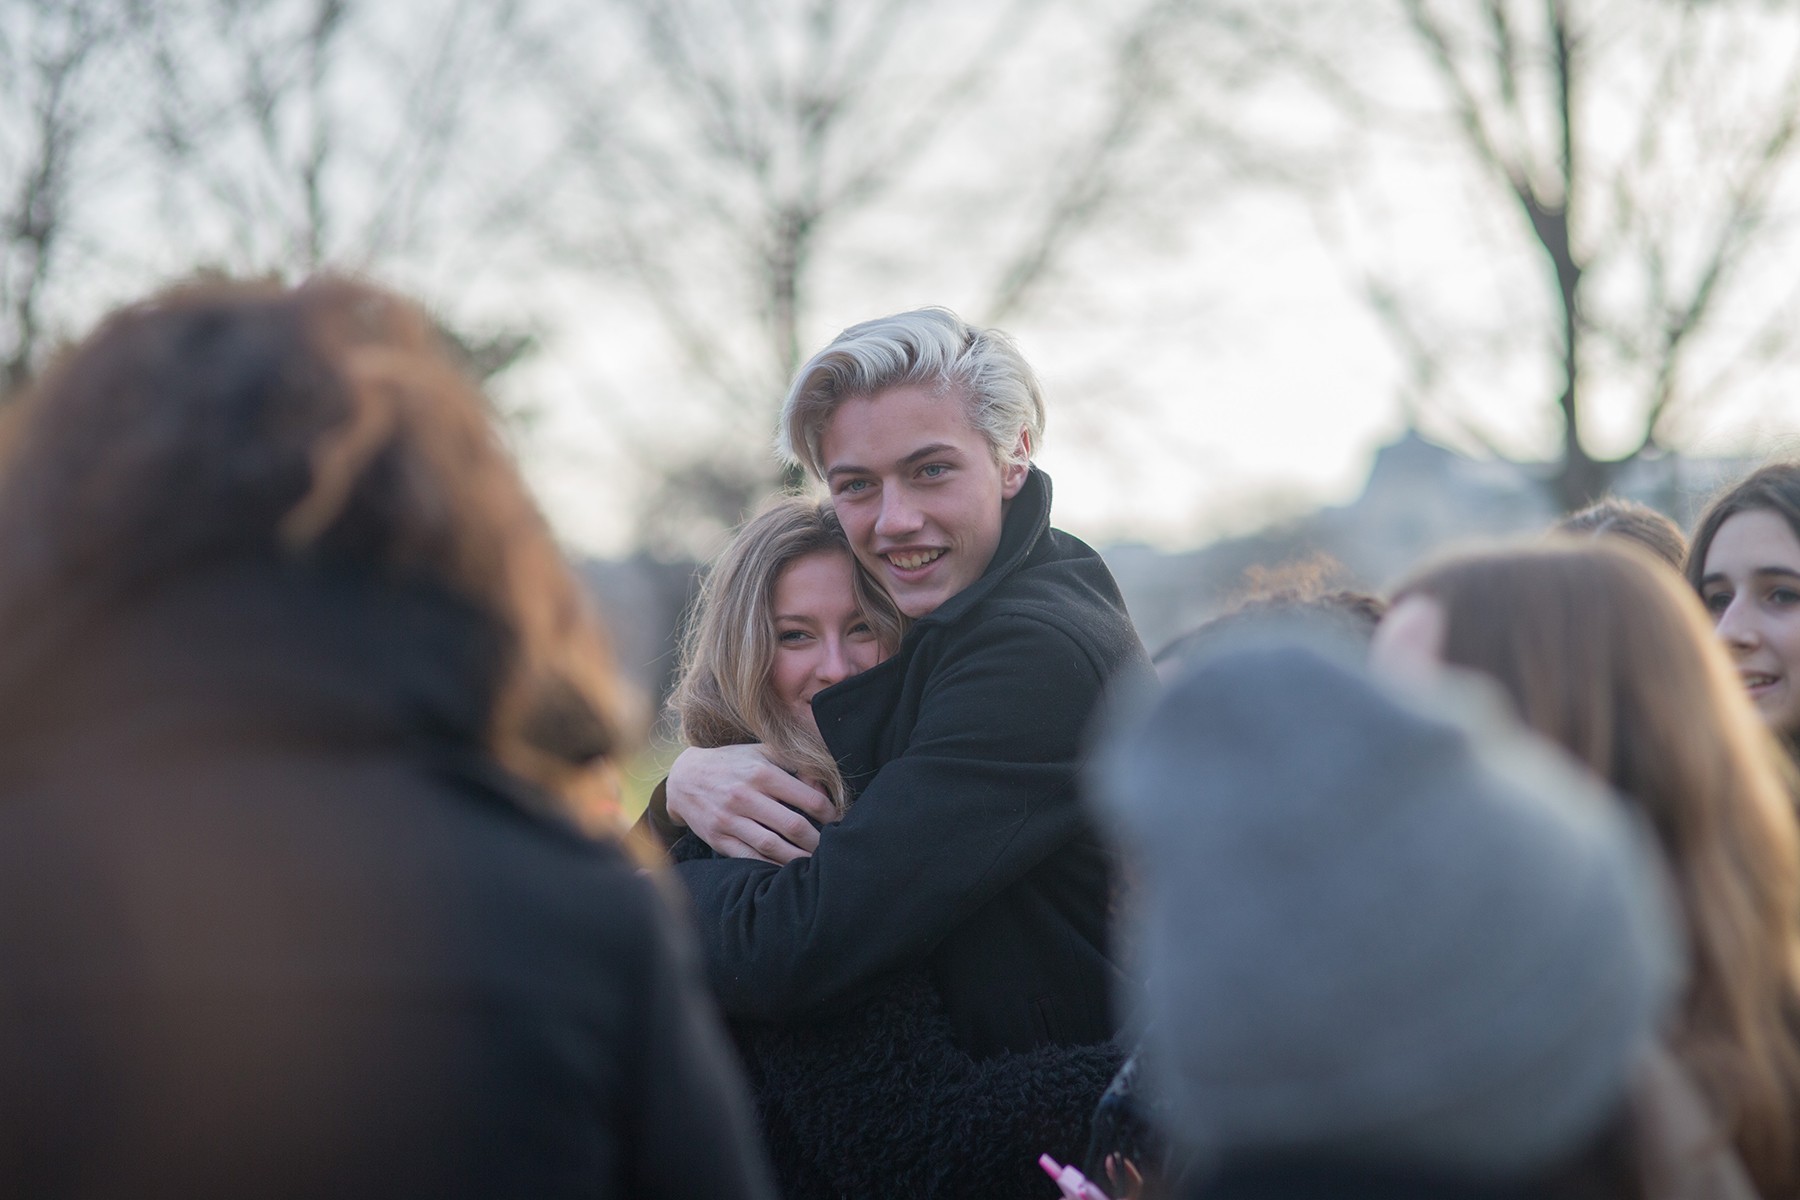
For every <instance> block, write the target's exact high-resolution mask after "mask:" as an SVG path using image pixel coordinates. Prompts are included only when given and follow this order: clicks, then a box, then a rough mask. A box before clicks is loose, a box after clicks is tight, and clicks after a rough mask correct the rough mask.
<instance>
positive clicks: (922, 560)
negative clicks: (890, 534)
mask: <svg viewBox="0 0 1800 1200" xmlns="http://www.w3.org/2000/svg"><path fill="white" fill-rule="evenodd" d="M943 553H944V552H943V551H942V550H924V551H921V552H919V553H918V554H890V555H888V556H887V559H888V561H889V562H891V563H893V564H894V565H895V566H896V567H899V568H900V569H901V570H902V571H916V570H918V569H919V568H920V567H922V566H924V565H925V564H926V563H929V562H936V561H937V560H938V559H939V558H940V557H942V556H943Z"/></svg>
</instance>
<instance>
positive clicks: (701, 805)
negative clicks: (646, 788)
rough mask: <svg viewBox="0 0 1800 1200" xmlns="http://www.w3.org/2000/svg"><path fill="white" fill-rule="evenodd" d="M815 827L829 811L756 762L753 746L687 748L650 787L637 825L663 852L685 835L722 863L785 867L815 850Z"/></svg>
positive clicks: (806, 790)
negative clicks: (719, 856) (733, 860)
mask: <svg viewBox="0 0 1800 1200" xmlns="http://www.w3.org/2000/svg"><path fill="white" fill-rule="evenodd" d="M808 816H810V817H812V818H813V820H816V821H818V822H820V823H821V824H823V823H826V822H830V821H835V820H837V809H836V808H834V807H833V806H832V803H831V800H830V799H829V798H828V797H827V796H826V795H825V794H824V793H823V792H821V791H819V790H818V789H817V788H814V787H812V786H811V785H809V784H806V783H802V782H801V781H800V780H798V779H796V778H794V777H793V776H792V775H790V774H788V773H787V772H786V771H784V770H782V769H781V768H780V767H777V766H775V765H774V764H773V763H771V762H770V761H769V760H768V759H767V758H766V757H764V755H763V750H762V747H761V746H760V745H754V744H752V745H743V746H717V747H708V748H700V747H691V746H690V747H689V748H688V749H686V750H683V751H682V752H681V754H680V755H679V756H678V757H677V758H676V759H675V762H674V764H673V765H672V766H670V768H669V777H668V778H667V779H665V780H663V781H662V782H661V783H659V784H657V786H656V790H655V791H654V792H652V793H651V796H650V804H649V807H648V808H646V809H645V810H644V816H643V820H642V824H644V825H647V826H648V827H649V828H650V830H651V831H652V832H654V833H655V834H656V837H657V840H658V841H660V842H661V843H662V845H663V848H664V849H669V848H671V847H673V846H674V845H675V843H676V842H677V841H679V840H680V839H681V837H682V836H683V835H685V834H689V833H691V834H693V836H695V837H698V838H699V839H700V840H701V841H703V842H705V843H706V844H707V845H708V846H711V847H712V848H713V849H714V850H715V851H717V852H718V853H720V854H722V855H724V856H725V857H727V858H748V859H756V860H758V861H761V862H766V863H773V864H775V865H777V866H779V865H780V864H782V863H787V862H792V861H793V860H794V859H796V858H800V857H803V856H805V855H808V854H811V853H812V852H813V851H814V850H815V849H817V848H818V845H819V831H818V830H817V829H816V828H815V827H814V826H813V823H812V821H809V820H807V817H808Z"/></svg>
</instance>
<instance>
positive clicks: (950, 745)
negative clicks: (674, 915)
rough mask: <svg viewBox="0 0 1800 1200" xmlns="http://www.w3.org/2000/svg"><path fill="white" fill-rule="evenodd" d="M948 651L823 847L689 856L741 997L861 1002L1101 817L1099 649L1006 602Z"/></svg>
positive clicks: (745, 1008) (699, 919) (787, 1011)
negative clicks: (1093, 767)
mask: <svg viewBox="0 0 1800 1200" xmlns="http://www.w3.org/2000/svg"><path fill="white" fill-rule="evenodd" d="M945 650H946V654H945V657H944V665H942V666H940V667H939V668H938V670H937V671H936V672H935V674H934V676H933V679H932V682H931V684H930V685H929V687H928V689H927V691H926V693H925V695H924V697H923V699H922V703H921V709H920V714H921V715H920V718H919V721H918V724H917V725H916V727H915V728H914V730H913V735H912V739H911V741H910V742H909V744H908V746H907V748H906V750H905V751H904V752H903V753H902V754H900V755H899V756H898V757H897V758H894V759H893V760H891V761H890V762H888V763H887V764H886V765H885V766H883V767H882V768H881V770H880V771H879V772H877V774H876V776H875V778H874V779H873V780H872V781H871V782H870V783H869V785H868V787H867V788H866V789H865V790H864V791H863V793H862V795H861V797H860V798H859V799H858V800H857V801H856V803H855V804H853V805H852V806H851V807H850V809H849V811H848V812H847V813H846V814H845V816H844V818H843V820H842V821H840V822H838V823H837V824H835V825H830V826H827V827H826V828H825V829H824V830H823V832H822V833H821V834H820V839H819V849H818V852H817V853H816V854H814V855H813V856H811V857H809V858H799V859H796V860H794V861H792V862H789V863H787V864H786V865H785V866H782V867H779V868H777V867H774V866H771V865H768V864H766V863H759V862H752V861H745V860H742V859H738V860H712V861H699V862H688V863H682V864H679V865H678V866H677V868H676V870H677V872H678V873H679V874H680V876H681V880H682V882H683V883H684V884H685V885H686V886H687V888H688V890H689V892H690V893H691V894H692V896H693V898H694V916H695V921H696V924H697V926H698V930H699V934H700V943H701V951H702V954H703V956H704V958H705V960H706V965H707V973H708V976H709V980H710V982H711V983H712V985H713V989H714V993H715V995H717V996H718V998H719V1000H720V1003H721V1004H722V1005H723V1007H724V1008H725V1010H726V1011H727V1012H730V1013H733V1014H735V1015H740V1016H746V1017H752V1018H758V1019H764V1020H783V1019H790V1018H792V1017H795V1016H799V1015H802V1014H804V1013H807V1012H809V1011H812V1010H817V1009H822V1008H827V1007H830V1006H832V1005H836V1004H842V1003H844V1002H847V1001H851V1000H854V999H855V998H856V996H857V993H858V991H859V990H860V989H862V988H864V987H865V986H866V985H867V984H869V983H870V982H871V981H872V980H874V979H875V978H877V977H878V976H880V975H882V974H884V973H886V972H889V971H893V970H895V969H899V968H904V967H910V966H917V965H919V964H921V963H923V962H924V960H925V958H926V957H927V955H929V954H930V952H931V951H932V950H933V949H934V948H935V947H936V946H937V944H938V943H939V942H940V941H941V940H942V939H943V938H944V936H945V935H946V934H948V933H949V932H950V931H951V930H952V929H954V928H956V926H957V925H958V924H959V923H961V922H962V921H964V920H966V919H967V918H968V917H969V915H970V914H972V913H973V912H974V911H975V910H976V909H978V908H980V907H981V906H982V905H983V904H985V903H987V902H988V901H989V900H991V899H992V898H993V897H994V896H995V895H997V894H998V893H999V892H1000V891H1002V890H1003V889H1004V888H1006V887H1007V886H1009V885H1010V884H1012V883H1014V882H1016V881H1017V880H1019V879H1020V878H1021V877H1022V876H1023V875H1024V874H1025V873H1026V872H1028V871H1030V870H1031V869H1032V868H1033V867H1035V866H1037V865H1038V864H1039V863H1041V862H1043V861H1044V859H1046V858H1047V857H1049V856H1050V855H1051V854H1052V853H1053V852H1055V851H1056V850H1057V849H1059V848H1061V847H1062V846H1064V845H1065V844H1067V843H1068V842H1070V841H1071V840H1073V839H1074V838H1075V837H1077V836H1078V835H1079V834H1080V833H1081V832H1082V831H1083V830H1084V828H1085V823H1084V820H1083V817H1082V813H1081V811H1080V807H1079V805H1078V803H1077V800H1076V794H1075V773H1076V768H1077V754H1078V749H1079V747H1080V744H1081V737H1082V732H1083V728H1084V726H1085V725H1086V723H1087V719H1088V717H1089V715H1090V713H1091V712H1092V710H1093V708H1094V706H1095V703H1096V701H1097V699H1098V697H1099V693H1100V690H1101V687H1102V677H1101V673H1100V671H1099V669H1098V668H1097V667H1096V665H1095V664H1094V663H1093V661H1092V660H1091V659H1090V657H1089V656H1088V654H1087V653H1086V652H1085V651H1084V650H1083V649H1082V648H1081V647H1080V646H1079V645H1078V644H1077V643H1076V642H1075V640H1074V639H1073V638H1072V637H1070V636H1069V634H1067V633H1066V632H1064V631H1063V630H1061V629H1060V628H1058V627H1056V626H1054V625H1052V624H1049V623H1047V622H1044V621H1041V620H1038V619H1035V618H1032V617H1027V616H1002V617H996V618H991V619H989V620H987V621H984V622H982V623H981V625H980V628H979V631H978V632H976V631H973V630H971V631H968V632H967V633H965V634H964V636H963V638H962V639H961V644H958V645H952V646H947V647H946V648H945ZM1020 664H1030V666H1029V670H1030V677H1031V689H1030V693H1029V694H1028V695H1026V694H1022V692H1021V688H1020V685H1019V682H1018V680H1019V674H1018V673H1019V670H1020Z"/></svg>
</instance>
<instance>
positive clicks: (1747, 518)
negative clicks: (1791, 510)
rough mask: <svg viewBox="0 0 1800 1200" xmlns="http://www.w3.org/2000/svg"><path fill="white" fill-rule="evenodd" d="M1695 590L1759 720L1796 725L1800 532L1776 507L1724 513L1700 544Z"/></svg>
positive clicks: (1785, 727)
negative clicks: (1714, 530)
mask: <svg viewBox="0 0 1800 1200" xmlns="http://www.w3.org/2000/svg"><path fill="white" fill-rule="evenodd" d="M1700 598H1701V599H1702V600H1704V601H1705V602H1706V610H1707V611H1708V612H1709V613H1711V614H1712V619H1713V623H1714V625H1715V626H1716V627H1717V628H1718V631H1719V637H1720V638H1721V639H1722V640H1723V641H1724V643H1725V646H1726V648H1727V649H1728V650H1730V651H1731V657H1732V659H1733V661H1734V662H1735V663H1736V664H1737V669H1738V674H1739V675H1740V676H1742V677H1743V680H1744V686H1745V687H1747V688H1748V689H1749V690H1750V699H1751V700H1753V701H1754V702H1755V704H1756V707H1757V711H1759V712H1761V713H1762V717H1763V720H1764V721H1766V722H1767V723H1768V724H1769V726H1770V727H1771V728H1772V729H1774V730H1775V731H1776V732H1777V733H1783V734H1795V733H1800V538H1796V537H1795V536H1794V531H1793V529H1791V528H1790V527H1789V526H1788V523H1787V521H1785V520H1784V519H1783V518H1782V517H1781V516H1780V515H1779V514H1777V513H1773V512H1770V511H1769V510H1767V509H1749V510H1747V511H1745V512H1740V513H1736V514H1734V515H1733V516H1730V517H1727V518H1726V519H1725V523H1724V524H1723V525H1720V526H1719V531H1718V533H1717V534H1715V535H1714V536H1713V540H1712V545H1710V546H1708V547H1707V548H1706V561H1705V563H1703V564H1702V568H1701V579H1700Z"/></svg>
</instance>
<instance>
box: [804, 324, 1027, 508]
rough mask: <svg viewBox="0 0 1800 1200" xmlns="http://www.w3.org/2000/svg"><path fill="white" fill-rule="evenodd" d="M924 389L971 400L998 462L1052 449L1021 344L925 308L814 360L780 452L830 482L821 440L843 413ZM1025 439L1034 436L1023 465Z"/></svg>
mask: <svg viewBox="0 0 1800 1200" xmlns="http://www.w3.org/2000/svg"><path fill="white" fill-rule="evenodd" d="M919 385H922V386H925V387H928V388H931V389H933V390H934V391H936V392H938V393H939V394H947V393H949V392H951V391H952V390H959V391H961V392H962V393H963V396H964V400H965V402H966V403H967V405H968V412H969V421H970V423H971V424H973V425H974V426H975V428H976V429H977V430H978V431H980V433H981V435H982V436H983V437H984V438H986V439H987V443H988V447H989V449H990V450H992V451H993V454H994V461H995V462H998V463H1001V464H1006V463H1010V462H1017V461H1020V460H1021V459H1024V460H1029V459H1030V457H1031V454H1032V453H1033V452H1035V451H1036V449H1037V447H1038V445H1039V443H1040V442H1042V440H1043V437H1044V394H1043V390H1042V388H1041V387H1040V386H1039V385H1038V379H1037V375H1036V373H1035V372H1033V371H1032V369H1031V364H1029V363H1027V362H1026V361H1025V356H1024V355H1022V354H1020V353H1019V348H1018V347H1017V346H1016V345H1014V344H1013V340H1012V339H1011V338H1009V337H1007V336H1006V335H1005V334H1004V333H1001V332H1000V331H999V330H997V329H977V328H976V327H975V326H973V325H970V324H969V323H968V322H967V321H964V320H963V319H962V318H961V317H959V316H957V315H956V314H955V313H953V312H951V311H950V310H949V309H947V308H920V309H915V310H914V311H912V312H904V313H897V314H895V315H894V316H891V317H880V318H877V319H876V320H873V321H864V322H863V323H862V324H860V325H852V326H851V327H850V328H848V329H846V330H844V332H842V333H840V334H838V336H837V338H836V339H835V340H833V341H832V343H831V344H830V345H829V346H827V347H825V348H824V349H823V350H821V351H819V352H818V353H817V354H815V355H813V356H812V358H810V359H808V360H807V362H806V365H805V366H803V367H801V368H800V371H799V373H798V374H797V375H796V376H795V377H794V384H793V387H791V388H790V389H789V390H788V394H787V399H786V400H785V401H784V402H783V403H782V406H781V430H780V433H779V434H778V436H777V442H776V448H777V449H778V450H779V451H780V453H781V455H782V457H783V458H785V459H786V460H788V461H789V462H794V463H798V464H800V465H801V466H803V467H805V468H806V469H807V470H809V471H811V472H812V473H813V474H814V475H815V476H817V477H818V478H820V479H823V478H824V477H825V463H824V459H823V455H822V453H821V452H820V449H819V441H820V438H821V437H822V436H823V435H824V431H825V425H826V423H827V422H828V421H830V419H831V414H832V413H833V412H835V411H837V407H838V405H840V404H842V403H843V402H844V401H846V400H851V399H856V398H858V397H863V396H872V395H874V394H875V393H877V392H880V391H884V390H886V389H887V388H891V387H901V386H919ZM1021 431H1023V432H1026V433H1028V434H1030V435H1031V436H1030V440H1029V444H1028V447H1027V449H1026V451H1025V453H1024V455H1022V456H1021V455H1020V454H1019V452H1018V447H1019V434H1020V432H1021Z"/></svg>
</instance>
